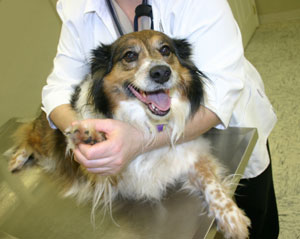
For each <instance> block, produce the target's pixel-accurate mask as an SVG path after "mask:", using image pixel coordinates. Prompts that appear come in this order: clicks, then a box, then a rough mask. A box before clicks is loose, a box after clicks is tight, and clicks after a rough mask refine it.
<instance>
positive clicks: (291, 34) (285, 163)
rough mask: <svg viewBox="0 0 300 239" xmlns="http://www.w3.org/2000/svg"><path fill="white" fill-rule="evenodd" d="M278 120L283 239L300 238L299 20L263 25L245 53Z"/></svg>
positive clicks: (275, 147)
mask: <svg viewBox="0 0 300 239" xmlns="http://www.w3.org/2000/svg"><path fill="white" fill-rule="evenodd" d="M245 54H246V56H247V58H248V59H249V60H250V61H251V62H252V63H253V64H254V65H255V66H256V68H257V69H258V70H259V72H260V73H261V75H262V77H263V80H264V82H265V89H266V92H267V95H268V96H269V99H270V101H271V102H272V104H273V106H274V108H275V110H276V112H277V117H278V123H277V125H276V127H275V129H274V130H273V132H272V134H271V136H270V138H269V141H270V147H271V154H272V160H273V161H272V162H273V174H274V181H275V190H276V194H277V200H278V209H279V220H280V226H281V232H280V237H279V238H280V239H296V238H300V187H299V186H300V107H299V102H300V20H294V21H289V22H282V23H276V24H266V25H261V26H260V27H259V28H258V29H257V31H256V33H255V35H254V37H253V38H252V40H251V41H250V44H249V45H248V47H247V48H246V52H245Z"/></svg>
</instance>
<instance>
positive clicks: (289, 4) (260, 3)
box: [256, 0, 300, 23]
mask: <svg viewBox="0 0 300 239" xmlns="http://www.w3.org/2000/svg"><path fill="white" fill-rule="evenodd" d="M256 7H257V11H258V15H259V17H260V21H261V23H267V22H274V21H285V20H292V19H299V18H300V0H256Z"/></svg>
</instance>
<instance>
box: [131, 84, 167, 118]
mask: <svg viewBox="0 0 300 239" xmlns="http://www.w3.org/2000/svg"><path fill="white" fill-rule="evenodd" d="M128 89H129V90H130V92H131V93H132V94H133V95H134V96H135V97H136V98H137V99H139V100H140V101H141V102H143V103H144V104H146V105H147V106H148V108H149V110H150V111H151V112H152V113H153V114H155V115H158V116H164V115H166V114H167V113H168V112H169V111H170V107H171V98H170V96H169V90H158V91H152V92H147V91H142V90H140V89H138V88H137V87H135V86H133V85H131V84H130V85H128Z"/></svg>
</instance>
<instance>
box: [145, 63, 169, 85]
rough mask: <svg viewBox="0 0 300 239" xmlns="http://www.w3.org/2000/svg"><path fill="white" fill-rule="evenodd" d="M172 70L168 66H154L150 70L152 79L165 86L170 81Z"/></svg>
mask: <svg viewBox="0 0 300 239" xmlns="http://www.w3.org/2000/svg"><path fill="white" fill-rule="evenodd" d="M170 75H171V69H170V67H168V66H163V65H159V66H154V67H152V68H151V70H150V77H151V79H152V80H154V81H155V82H156V83H159V84H163V83H165V82H167V81H168V80H169V79H170Z"/></svg>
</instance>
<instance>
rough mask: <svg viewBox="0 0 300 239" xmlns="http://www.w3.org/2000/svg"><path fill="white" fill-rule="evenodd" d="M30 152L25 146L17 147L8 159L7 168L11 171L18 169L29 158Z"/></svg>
mask: <svg viewBox="0 0 300 239" xmlns="http://www.w3.org/2000/svg"><path fill="white" fill-rule="evenodd" d="M31 156H32V152H30V151H28V150H26V149H25V148H19V149H17V151H16V152H15V153H13V155H12V156H11V158H10V160H9V165H8V168H9V170H10V171H11V172H12V173H13V172H16V171H18V170H20V169H21V168H22V167H23V166H24V165H25V163H26V162H28V161H29V159H31Z"/></svg>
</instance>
